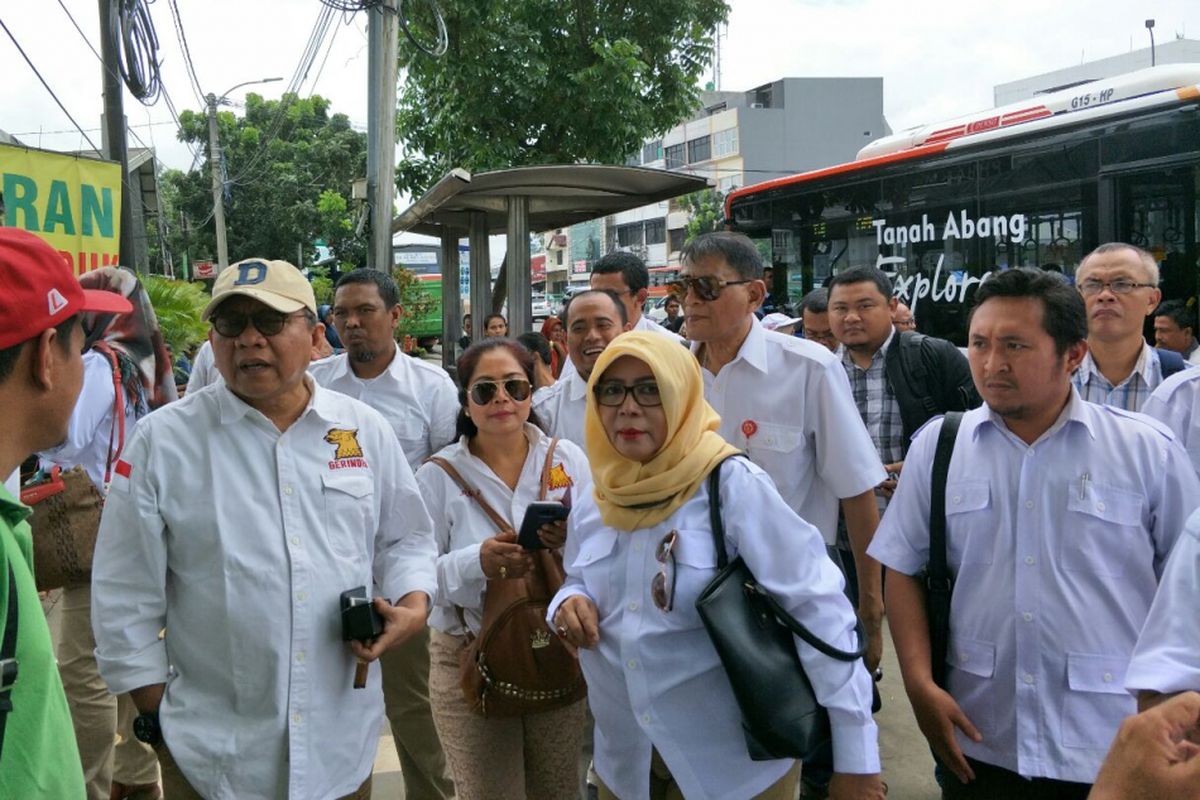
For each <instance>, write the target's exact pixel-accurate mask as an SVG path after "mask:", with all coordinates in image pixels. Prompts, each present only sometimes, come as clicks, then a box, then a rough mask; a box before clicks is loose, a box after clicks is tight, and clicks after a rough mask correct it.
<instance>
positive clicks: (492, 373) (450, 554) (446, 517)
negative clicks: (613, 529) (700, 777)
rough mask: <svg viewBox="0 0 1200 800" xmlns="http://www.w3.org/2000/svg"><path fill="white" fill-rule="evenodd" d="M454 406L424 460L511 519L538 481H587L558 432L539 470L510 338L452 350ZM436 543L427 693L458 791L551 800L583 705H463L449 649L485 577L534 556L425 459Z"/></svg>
mask: <svg viewBox="0 0 1200 800" xmlns="http://www.w3.org/2000/svg"><path fill="white" fill-rule="evenodd" d="M458 379H459V382H460V385H461V386H462V391H461V392H460V400H461V403H462V409H461V411H460V412H459V417H458V434H459V439H458V441H457V442H455V443H454V444H451V445H448V446H447V447H445V448H443V449H442V450H441V451H439V452H438V453H437V454H436V455H435V456H434V457H433V458H434V459H437V458H440V459H444V460H445V462H446V463H447V464H449V465H450V466H451V467H453V468H454V469H455V470H456V471H457V472H458V473H459V475H460V477H461V478H462V479H463V481H464V482H465V484H467V485H468V486H469V487H470V488H471V489H472V490H473V491H475V492H478V493H479V495H480V498H481V499H482V500H483V501H484V502H486V503H487V505H489V506H491V508H492V509H493V510H494V511H496V512H497V513H498V514H499V515H500V516H502V517H505V518H506V519H507V520H508V522H509V524H510V525H512V527H513V529H514V530H516V529H518V528H519V527H520V525H521V521H522V520H523V519H524V516H525V509H526V507H527V506H528V505H529V504H530V503H531V502H532V501H534V500H537V499H538V495H539V494H540V492H541V487H542V483H543V475H544V474H545V475H547V476H548V480H547V481H546V487H547V494H546V499H547V500H559V501H562V502H564V503H566V504H568V505H569V504H571V501H572V493H573V492H574V493H575V494H576V499H577V493H578V491H579V487H580V486H581V485H583V486H586V484H587V483H588V481H589V474H588V467H587V458H586V457H585V456H584V454H583V452H582V451H581V450H580V449H579V448H578V447H576V446H575V445H573V444H571V443H570V442H568V441H559V442H558V443H557V445H556V447H555V449H554V455H553V457H552V458H551V460H550V462H549V469H548V470H547V469H546V466H547V464H546V455H547V452H548V451H549V448H550V444H551V439H550V437H548V436H546V434H544V433H543V432H542V431H541V429H540V428H539V427H538V425H537V418H536V416H535V415H534V413H533V411H532V408H531V406H532V401H531V395H532V392H533V388H532V383H533V358H532V356H531V355H530V354H529V351H527V350H525V348H523V347H521V345H519V344H517V343H516V342H515V341H513V340H512V339H487V340H484V341H482V342H479V343H478V344H475V345H472V346H471V347H469V348H468V349H467V351H466V352H465V353H463V355H462V356H461V357H460V358H459V360H458ZM417 482H418V483H419V484H420V485H421V489H422V492H423V494H424V497H425V504H426V505H427V506H428V508H429V513H430V516H432V517H433V523H434V535H435V537H436V539H437V544H438V562H437V571H438V600H437V603H436V604H435V605H434V608H433V611H432V613H431V614H430V619H429V624H430V626H431V627H432V628H433V632H432V639H431V644H430V670H429V695H430V705H431V707H432V709H433V718H434V723H435V724H436V725H437V730H438V736H439V737H440V738H441V741H442V747H443V749H444V750H445V753H446V760H447V761H448V762H449V764H450V770H451V772H452V773H453V776H454V784H455V788H456V791H457V796H458V798H459V800H477V799H480V798H494V797H513V798H517V797H528V798H544V800H560V798H565V797H571V796H574V795H576V794H577V793H578V791H579V775H578V770H579V753H580V748H581V746H582V739H583V725H584V704H583V701H582V700H580V701H578V702H575V703H572V704H571V705H568V706H566V707H563V708H557V709H554V710H550V711H544V712H541V713H537V714H526V715H524V716H520V717H507V718H495V717H487V718H485V717H482V716H479V715H477V714H475V713H474V712H473V711H472V710H471V709H470V708H469V707H468V704H467V700H466V699H465V698H464V695H463V691H462V689H461V687H460V681H459V655H460V653H461V652H462V650H463V648H464V647H466V646H467V645H468V643H469V642H468V634H470V635H471V636H477V635H478V634H479V631H480V624H481V621H482V615H483V606H484V598H485V594H486V591H487V586H488V582H489V580H491V581H497V580H500V581H505V580H519V579H522V578H523V577H524V576H525V574H526V572H527V571H528V570H530V569H532V568H533V565H534V560H533V558H531V556H530V554H529V552H527V551H526V550H525V549H524V548H523V547H521V545H519V544H518V543H517V537H516V535H515V534H512V533H498V532H497V525H496V523H495V522H493V521H492V520H491V519H490V518H489V516H488V514H487V513H486V512H485V511H484V510H483V508H482V506H481V505H480V503H479V502H477V501H476V500H475V499H474V498H472V497H470V496H468V495H466V494H465V493H464V489H463V488H461V487H460V485H458V484H456V482H455V479H454V478H452V477H451V476H450V474H449V473H448V472H447V470H445V469H444V468H443V467H442V466H440V465H439V464H438V463H435V462H434V460H433V459H431V460H430V461H428V462H426V463H425V464H424V465H422V466H421V468H420V469H419V470H417ZM539 538H540V539H541V540H542V542H543V544H545V545H546V546H547V547H550V548H555V549H557V548H561V547H562V545H563V541H564V540H565V538H566V524H565V523H562V522H559V523H554V524H551V525H544V526H542V528H541V530H540V532H539Z"/></svg>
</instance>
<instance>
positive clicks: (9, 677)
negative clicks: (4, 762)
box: [0, 561, 18, 754]
mask: <svg viewBox="0 0 1200 800" xmlns="http://www.w3.org/2000/svg"><path fill="white" fill-rule="evenodd" d="M6 605H7V606H8V611H7V613H6V614H5V617H4V640H3V642H0V754H2V753H3V752H4V727H5V725H6V724H7V722H8V714H9V712H10V711H12V710H13V704H12V690H13V686H14V685H15V684H16V682H17V667H18V664H17V658H16V656H17V619H18V616H17V611H18V609H17V577H16V575H15V574H13V568H12V562H11V561H9V562H8V602H7V603H6Z"/></svg>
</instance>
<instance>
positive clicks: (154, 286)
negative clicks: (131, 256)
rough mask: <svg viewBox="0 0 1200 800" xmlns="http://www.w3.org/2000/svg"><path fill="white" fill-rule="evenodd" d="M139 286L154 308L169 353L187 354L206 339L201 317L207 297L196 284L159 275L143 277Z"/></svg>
mask: <svg viewBox="0 0 1200 800" xmlns="http://www.w3.org/2000/svg"><path fill="white" fill-rule="evenodd" d="M142 285H143V286H144V287H145V288H146V295H147V296H148V297H149V298H150V305H151V306H153V307H154V315H155V317H157V318H158V327H159V329H160V330H161V331H162V335H163V340H164V341H165V342H166V343H167V347H169V348H171V352H172V353H175V354H177V355H182V354H183V353H186V352H187V351H188V350H189V349H190V348H191V347H192V346H193V345H196V344H199V343H200V342H202V341H204V338H205V337H206V336H208V323H207V322H205V321H203V320H202V319H201V318H200V315H201V314H202V313H203V311H204V307H205V306H206V305H208V301H209V296H208V294H207V293H206V292H205V291H204V286H203V285H202V284H199V283H187V282H186V281H173V280H170V279H169V278H163V277H161V276H159V275H143V276H142Z"/></svg>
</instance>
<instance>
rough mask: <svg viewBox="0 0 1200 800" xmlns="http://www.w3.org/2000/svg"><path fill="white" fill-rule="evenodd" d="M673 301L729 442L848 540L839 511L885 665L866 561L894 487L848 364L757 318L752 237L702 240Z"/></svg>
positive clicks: (789, 498)
mask: <svg viewBox="0 0 1200 800" xmlns="http://www.w3.org/2000/svg"><path fill="white" fill-rule="evenodd" d="M681 260H682V262H683V267H682V268H681V269H680V271H679V280H678V281H676V282H674V284H673V285H672V287H671V291H672V294H675V295H676V296H677V297H680V298H682V299H683V310H684V315H685V317H686V320H687V322H686V323H685V324H686V325H687V331H688V336H689V337H691V339H692V341H693V342H694V344H693V345H692V351H693V352H694V353H695V354H696V357H697V358H698V359H699V360H700V366H701V368H702V369H701V373H702V374H703V376H704V394H705V396H706V397H707V398H708V402H709V403H710V404H711V405H712V407H713V408H715V409H716V411H717V413H718V414H720V415H721V428H720V431H719V432H720V434H721V436H723V437H725V440H726V441H728V442H730V443H731V444H733V445H734V446H735V447H739V448H741V449H742V450H744V451H746V454H747V455H748V456H749V457H750V460H751V461H753V462H754V463H755V464H758V465H759V466H760V467H762V468H763V470H765V471H766V473H767V474H768V475H770V476H771V479H772V480H773V481H775V485H776V486H777V487H778V488H779V493H780V494H781V495H783V499H784V500H785V501H786V502H787V504H788V505H789V506H790V507H791V508H792V510H793V511H795V512H796V513H797V514H799V515H800V516H801V517H802V518H803V519H804V520H805V521H807V522H808V523H810V524H811V525H813V526H814V527H816V528H817V530H819V531H821V535H822V536H823V537H824V538H825V543H826V544H827V545H832V544H834V543H835V541H836V539H837V516H838V503H839V500H840V502H841V506H842V509H843V511H844V512H845V515H846V528H847V531H848V533H849V536H850V543H851V546H852V549H853V550H854V555H855V563H856V566H857V570H858V579H859V607H858V612H859V615H860V617H861V618H862V620H863V624H864V626H865V627H866V630H867V634H868V636H869V637H870V644H869V647H868V650H867V657H866V663H867V667H868V669H870V670H871V671H874V670H875V668H876V667H877V666H878V664H879V659H880V656H881V655H882V646H883V641H882V625H883V597H882V588H881V580H880V569H879V565H878V564H868V562H867V561H866V549H867V544H868V543H869V542H870V541H871V536H872V535H873V534H874V532H875V526H876V525H878V524H879V510H878V508H877V507H876V505H875V487H876V486H878V485H879V484H880V483H882V482H883V481H884V480H885V479H886V478H887V473H886V472H884V469H883V464H882V463H881V462H880V460H879V455H878V453H876V452H875V446H874V445H873V444H872V443H871V437H870V436H869V435H868V434H867V429H866V427H864V426H863V422H862V419H861V418H860V417H859V415H858V409H857V408H856V407H855V405H854V397H853V396H852V395H851V393H850V382H849V381H848V380H847V378H846V372H845V370H844V369H843V368H842V365H841V363H840V362H839V361H838V359H837V357H836V356H835V355H834V354H833V353H830V352H829V350H827V349H826V348H824V347H822V346H821V345H818V344H814V343H812V342H808V341H805V340H803V339H798V338H796V337H795V336H783V335H781V334H778V333H775V332H774V331H768V330H764V329H763V327H762V325H761V323H759V321H758V319H757V318H756V317H755V316H754V310H755V309H756V308H758V305H759V303H761V302H762V298H763V296H764V293H765V292H766V286H765V285H764V284H763V281H762V269H763V263H762V257H761V256H760V255H759V253H758V249H757V248H755V246H754V243H753V242H751V241H750V240H749V239H748V238H747V237H745V236H743V235H742V234H734V233H727V232H719V233H709V234H704V235H702V236H698V237H696V238H695V239H693V240H692V241H691V242H690V243H689V244H688V246H687V247H685V248H684V251H683V254H682V259H681Z"/></svg>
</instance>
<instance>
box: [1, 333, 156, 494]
mask: <svg viewBox="0 0 1200 800" xmlns="http://www.w3.org/2000/svg"><path fill="white" fill-rule="evenodd" d="M121 393H122V395H124V394H125V389H124V387H122V388H121ZM124 399H125V441H129V437H131V436H132V435H133V429H134V428H135V427H136V426H137V422H138V420H137V414H136V412H135V410H134V402H133V401H132V400H131V398H129V397H125V398H124ZM116 400H117V393H116V389H115V388H114V387H113V369H112V362H111V361H109V360H108V357H107V356H105V355H104V354H103V353H98V352H96V351H95V350H89V351H88V352H86V353H84V354H83V389H82V390H80V392H79V399H78V400H76V401H75V410H74V411H72V412H71V421H70V423H69V424H68V426H67V438H66V439H65V440H64V441H63V442H62V443H61V444H59V445H58V446H57V447H54V448H51V449H50V450H43V451H42V452H41V453H40V454H39V455H40V456H41V466H42V468H43V469H49V468H50V467H52V466H59V467H62V468H63V469H64V470H68V469H71V468H72V467H75V466H77V465H78V466H81V467H83V469H84V471H85V472H86V473H87V474H88V477H89V478H91V479H92V483H94V484H96V488H97V489H99V490H100V491H102V492H103V491H105V489H106V488H107V487H105V485H104V473H105V471H106V467H107V466H108V462H109V454H110V452H111V454H112V459H113V460H114V461H115V460H116V457H117V456H118V455H119V452H118V451H119V448H120V447H121V431H120V429H119V428H114V427H113V411H114V410H116ZM110 446H111V448H112V449H111V451H110V449H109V448H110ZM14 496H15V495H14Z"/></svg>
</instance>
